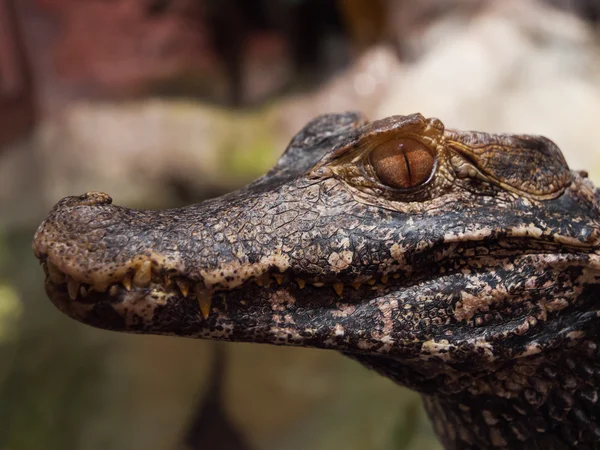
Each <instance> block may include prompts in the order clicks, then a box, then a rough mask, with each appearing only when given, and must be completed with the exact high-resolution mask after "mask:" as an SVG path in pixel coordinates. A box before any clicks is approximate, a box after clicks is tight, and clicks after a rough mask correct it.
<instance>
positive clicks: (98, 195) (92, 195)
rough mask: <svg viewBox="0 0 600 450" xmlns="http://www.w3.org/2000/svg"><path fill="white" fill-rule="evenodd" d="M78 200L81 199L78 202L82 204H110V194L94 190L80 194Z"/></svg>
mask: <svg viewBox="0 0 600 450" xmlns="http://www.w3.org/2000/svg"><path fill="white" fill-rule="evenodd" d="M79 200H80V201H81V203H80V204H81V205H82V206H93V205H110V204H111V203H112V198H111V197H110V195H108V194H105V193H104V192H94V191H92V192H86V193H85V194H83V195H80V196H79Z"/></svg>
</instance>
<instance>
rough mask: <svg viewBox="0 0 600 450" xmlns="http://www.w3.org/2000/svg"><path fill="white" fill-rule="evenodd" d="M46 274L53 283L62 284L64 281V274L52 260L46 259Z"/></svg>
mask: <svg viewBox="0 0 600 450" xmlns="http://www.w3.org/2000/svg"><path fill="white" fill-rule="evenodd" d="M47 266H48V275H49V276H50V279H51V280H52V282H53V283H56V284H62V283H64V282H65V274H64V273H62V272H61V271H60V270H59V269H58V267H56V266H55V265H54V264H53V263H52V261H50V260H48V263H47Z"/></svg>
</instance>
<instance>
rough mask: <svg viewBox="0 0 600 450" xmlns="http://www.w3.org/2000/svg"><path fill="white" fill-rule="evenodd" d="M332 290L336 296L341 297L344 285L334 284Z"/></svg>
mask: <svg viewBox="0 0 600 450" xmlns="http://www.w3.org/2000/svg"><path fill="white" fill-rule="evenodd" d="M333 289H334V290H335V293H336V294H337V295H338V296H340V297H341V296H342V292H344V285H343V284H342V283H335V284H334V285H333Z"/></svg>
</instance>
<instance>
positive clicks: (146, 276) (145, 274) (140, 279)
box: [133, 261, 152, 287]
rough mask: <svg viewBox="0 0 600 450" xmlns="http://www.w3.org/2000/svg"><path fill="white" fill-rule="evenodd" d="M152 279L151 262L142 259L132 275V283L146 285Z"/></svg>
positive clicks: (140, 285)
mask: <svg viewBox="0 0 600 450" xmlns="http://www.w3.org/2000/svg"><path fill="white" fill-rule="evenodd" d="M151 279H152V263H151V262H150V261H144V262H143V263H142V264H141V266H140V267H138V269H137V271H136V272H135V275H134V276H133V283H134V284H135V285H136V286H139V287H147V286H148V285H149V284H150V280H151Z"/></svg>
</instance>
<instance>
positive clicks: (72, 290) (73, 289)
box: [67, 278, 81, 300]
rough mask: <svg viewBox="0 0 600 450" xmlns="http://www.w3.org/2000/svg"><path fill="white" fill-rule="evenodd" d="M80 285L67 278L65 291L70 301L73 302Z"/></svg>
mask: <svg viewBox="0 0 600 450" xmlns="http://www.w3.org/2000/svg"><path fill="white" fill-rule="evenodd" d="M80 285H81V284H80V283H79V281H75V280H74V279H72V278H69V280H68V281H67V291H68V292H69V297H70V298H71V300H75V299H76V298H77V294H78V293H79V286H80Z"/></svg>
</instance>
